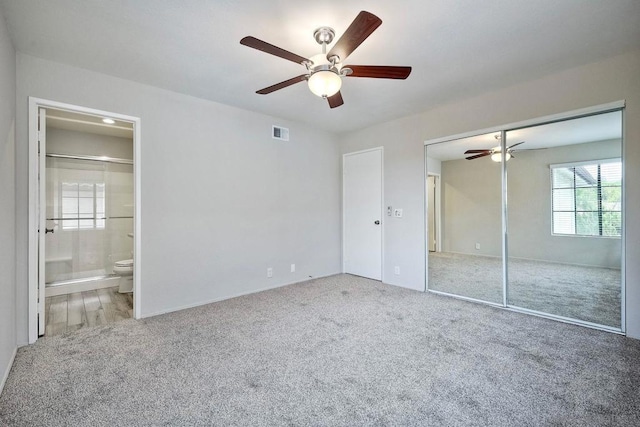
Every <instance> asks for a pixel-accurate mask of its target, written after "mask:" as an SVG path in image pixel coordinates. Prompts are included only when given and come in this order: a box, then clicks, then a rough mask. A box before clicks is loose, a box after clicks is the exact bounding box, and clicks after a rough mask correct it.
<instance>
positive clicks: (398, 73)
mask: <svg viewBox="0 0 640 427" xmlns="http://www.w3.org/2000/svg"><path fill="white" fill-rule="evenodd" d="M380 24H382V20H381V19H380V18H378V17H377V16H375V15H374V14H372V13H369V12H366V11H362V12H360V13H359V14H358V16H356V19H354V20H353V22H352V23H351V25H349V28H347V30H346V31H345V32H344V34H343V35H342V37H340V39H339V40H338V41H337V42H336V44H335V45H334V46H333V47H332V48H331V50H330V51H329V53H327V45H328V44H331V42H332V41H333V38H334V37H335V31H334V30H333V28H329V27H320V28H318V29H316V30H315V31H314V33H313V37H314V38H315V40H316V42H318V44H320V45H321V46H322V52H321V53H319V54H317V55H314V56H312V57H311V58H309V59H307V58H305V57H303V56H300V55H296V54H295V53H291V52H289V51H286V50H284V49H281V48H279V47H277V46H274V45H272V44H269V43H267V42H264V41H262V40H259V39H257V38H255V37H251V36H247V37H244V38H243V39H242V40H240V44H243V45H245V46H248V47H251V48H253V49H258V50H261V51H263V52H265V53H269V54H271V55H275V56H278V57H280V58H283V59H287V60H289V61H292V62H295V63H297V64H301V65H302V66H304V67H305V73H304V74H300V75H299V76H296V77H293V78H291V79H289V80H285V81H283V82H280V83H276V84H274V85H272V86H269V87H266V88H264V89H260V90H259V91H257V92H256V93H258V94H260V95H266V94H269V93H271V92H275V91H276V90H280V89H284V88H285V87H288V86H291V85H293V84H296V83H300V82H303V81H307V83H308V85H309V89H310V90H311V92H313V93H314V94H315V95H317V96H319V97H322V98H326V99H327V100H328V101H329V107H331V108H335V107H339V106H341V105H342V104H344V101H343V100H342V94H341V93H340V88H341V87H342V78H343V77H369V78H374V79H402V80H404V79H406V78H407V77H409V74H411V67H398V66H389V65H343V64H344V60H345V59H347V57H348V56H349V55H350V54H351V53H352V52H353V51H354V50H356V48H357V47H358V46H360V44H361V43H362V42H363V41H365V40H366V38H367V37H369V36H370V35H371V33H373V32H374V31H375V30H376V28H378V27H379V26H380Z"/></svg>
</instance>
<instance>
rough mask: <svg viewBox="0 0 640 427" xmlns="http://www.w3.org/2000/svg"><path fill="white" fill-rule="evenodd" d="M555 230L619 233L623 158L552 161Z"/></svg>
mask: <svg viewBox="0 0 640 427" xmlns="http://www.w3.org/2000/svg"><path fill="white" fill-rule="evenodd" d="M551 203H552V215H553V218H552V233H553V234H564V235H577V236H606V237H620V235H621V232H622V162H621V161H620V159H607V160H594V161H590V162H582V163H572V164H562V165H551Z"/></svg>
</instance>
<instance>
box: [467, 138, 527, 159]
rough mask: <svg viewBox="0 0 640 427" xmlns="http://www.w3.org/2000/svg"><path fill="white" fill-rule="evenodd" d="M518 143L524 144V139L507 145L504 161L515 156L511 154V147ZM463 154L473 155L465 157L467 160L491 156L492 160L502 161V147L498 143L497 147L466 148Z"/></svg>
mask: <svg viewBox="0 0 640 427" xmlns="http://www.w3.org/2000/svg"><path fill="white" fill-rule="evenodd" d="M496 139H499V138H496ZM520 144H524V141H521V142H518V143H517V144H513V145H511V146H509V147H507V150H506V154H505V156H504V160H505V161H507V160H509V159H510V158H512V157H515V156H514V155H513V147H516V146H518V145H520ZM464 154H474V155H473V156H469V157H467V158H466V159H467V160H473V159H478V158H480V157H485V156H491V160H493V161H494V162H500V161H502V147H501V146H499V145H498V146H497V147H493V148H486V149H483V150H467V151H465V152H464Z"/></svg>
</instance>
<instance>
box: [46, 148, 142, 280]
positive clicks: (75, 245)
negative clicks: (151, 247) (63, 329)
mask: <svg viewBox="0 0 640 427" xmlns="http://www.w3.org/2000/svg"><path fill="white" fill-rule="evenodd" d="M46 162H47V165H46V168H47V173H46V176H47V185H46V191H47V197H46V199H47V213H46V230H45V231H46V243H45V248H46V249H45V253H46V257H45V260H46V261H45V262H46V265H45V283H46V286H47V287H55V286H60V285H68V284H73V283H81V282H88V281H104V280H105V279H109V278H111V277H113V275H112V270H113V263H114V262H115V261H119V260H123V259H127V258H131V257H132V251H133V164H132V163H133V162H132V161H131V160H127V159H114V158H106V157H100V158H98V157H92V156H71V155H59V154H55V153H47V160H46ZM104 285H105V286H106V284H104ZM97 286H98V287H100V285H99V284H98V285H97ZM111 286H115V283H112V284H111Z"/></svg>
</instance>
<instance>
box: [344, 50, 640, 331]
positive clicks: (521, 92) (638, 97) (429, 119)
mask: <svg viewBox="0 0 640 427" xmlns="http://www.w3.org/2000/svg"><path fill="white" fill-rule="evenodd" d="M638 75H640V52H638V51H636V52H632V53H628V54H625V55H620V56H617V57H613V58H610V59H608V60H605V61H601V62H597V63H593V64H588V65H585V66H582V67H577V68H573V69H570V70H565V71H563V72H560V73H556V74H552V75H549V76H547V77H545V78H542V79H538V80H534V81H530V82H527V83H523V84H519V85H516V86H512V87H509V88H506V89H502V90H498V91H495V92H490V93H486V94H484V95H481V96H477V97H474V98H470V99H466V100H461V101H459V102H455V103H452V104H448V105H443V106H442V107H440V108H436V109H433V110H430V111H426V112H424V113H421V114H417V115H414V116H410V117H406V118H403V119H398V120H394V121H391V122H387V123H382V124H379V125H376V126H373V127H370V128H367V129H364V130H361V131H358V132H352V133H349V134H346V135H343V136H342V138H341V140H342V151H343V152H344V153H347V152H351V151H356V150H362V149H366V148H370V147H376V146H381V145H382V146H384V147H385V171H384V175H385V186H384V188H385V205H393V206H397V207H402V208H404V217H403V218H402V219H397V220H395V221H388V222H387V226H386V227H385V264H386V265H385V272H386V277H384V278H383V280H384V281H385V282H386V283H392V284H397V285H400V286H405V287H410V288H414V289H422V288H423V287H424V280H425V279H424V277H425V274H424V273H425V263H426V260H425V248H424V235H425V230H424V223H425V222H424V213H423V212H424V147H423V144H424V141H425V140H429V139H435V138H440V137H445V136H448V135H455V134H460V133H463V132H469V131H474V130H479V129H485V128H490V127H495V126H500V125H503V124H509V123H515V122H519V121H523V120H528V119H532V118H535V117H542V116H546V115H550V114H555V113H561V112H565V111H570V110H575V109H579V108H584V107H589V106H593V105H599V104H604V103H608V102H613V101H618V100H622V99H624V100H626V110H625V124H624V128H625V129H624V131H625V139H624V153H623V155H624V159H625V175H624V180H625V182H626V183H628V184H629V183H637V182H640V120H639V119H638V117H640V79H639V78H638ZM625 201H626V215H627V216H626V229H625V233H626V234H625V238H626V254H625V265H626V291H627V293H626V313H627V325H626V326H627V334H628V335H629V336H632V337H635V338H640V262H638V260H639V259H640V221H638V218H639V217H640V187H638V186H633V185H628V186H627V187H626V200H625ZM394 265H400V266H401V271H402V275H401V276H394V275H393V266H394Z"/></svg>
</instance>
